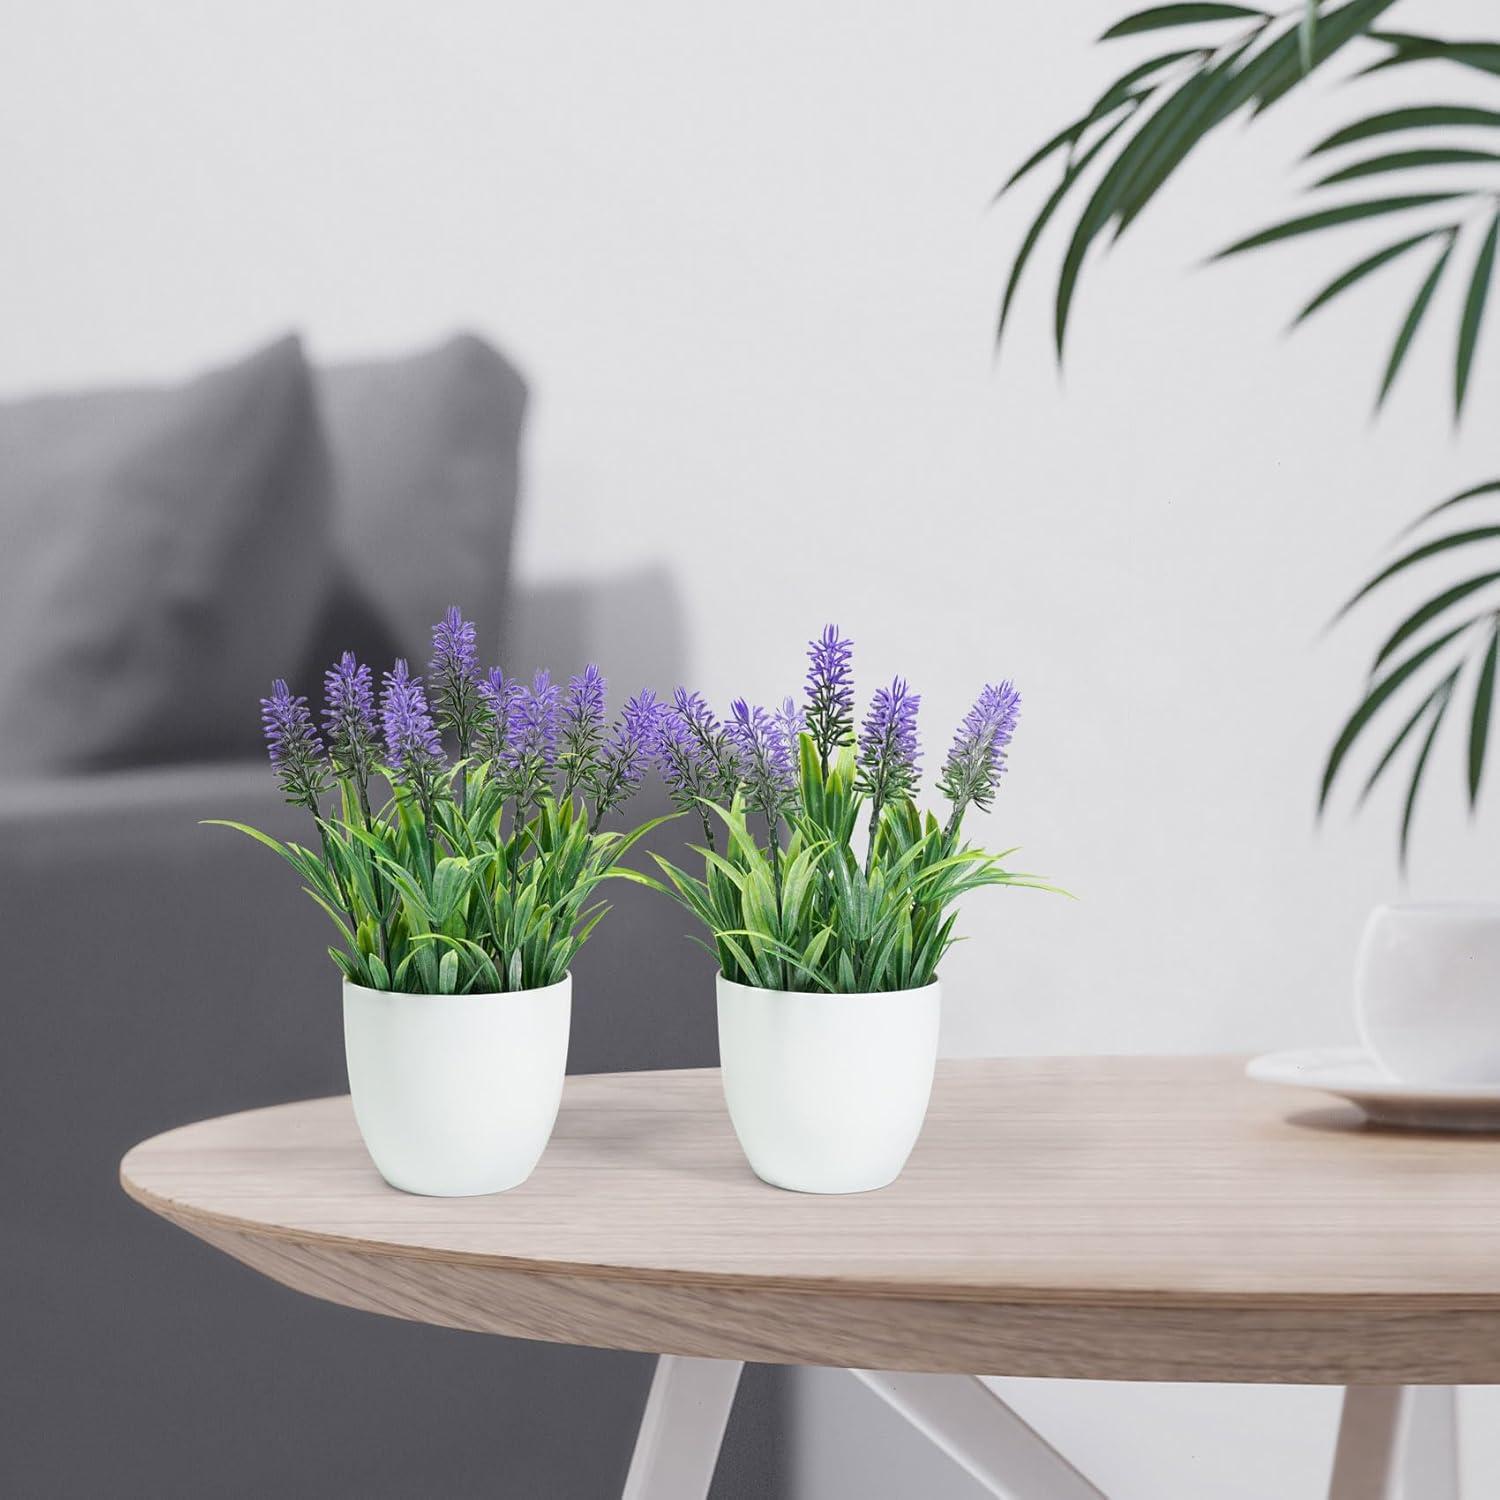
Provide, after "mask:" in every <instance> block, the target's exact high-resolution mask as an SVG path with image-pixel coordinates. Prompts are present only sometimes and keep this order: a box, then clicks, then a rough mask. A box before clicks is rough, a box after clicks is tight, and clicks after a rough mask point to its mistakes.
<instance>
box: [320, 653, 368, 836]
mask: <svg viewBox="0 0 1500 1500" xmlns="http://www.w3.org/2000/svg"><path fill="white" fill-rule="evenodd" d="M323 729H324V732H325V733H326V734H327V736H328V754H329V758H330V759H331V760H332V762H333V769H334V770H335V771H336V772H337V773H338V774H339V775H340V776H347V777H349V778H350V780H352V781H353V782H354V784H355V786H356V788H357V789H358V791H359V798H360V805H361V806H362V807H364V808H365V809H366V811H368V810H369V809H368V806H367V799H366V793H365V788H366V786H367V784H368V783H369V780H370V773H371V771H372V770H373V769H374V767H375V760H376V755H377V753H378V748H379V730H378V728H377V727H376V723H375V687H374V674H373V673H372V672H371V671H370V669H369V667H367V666H363V665H361V663H360V662H358V661H357V660H356V659H355V656H354V653H353V652H352V651H346V652H344V654H343V655H342V656H341V657H340V658H339V659H338V661H337V663H336V664H335V665H334V666H332V667H330V668H329V669H328V671H327V672H326V673H325V674H324V677H323Z"/></svg>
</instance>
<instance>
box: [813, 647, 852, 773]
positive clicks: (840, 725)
mask: <svg viewBox="0 0 1500 1500" xmlns="http://www.w3.org/2000/svg"><path fill="white" fill-rule="evenodd" d="M853 655H854V642H853V641H851V640H847V639H845V638H844V637H843V636H841V635H840V634H839V628H838V626H837V625H825V626H824V627H823V633H822V635H820V636H819V637H818V638H817V640H815V641H810V642H809V643H808V652H807V658H808V661H809V662H810V663H811V665H810V666H809V667H808V670H807V727H808V730H809V731H810V732H811V734H812V737H813V743H814V744H816V745H817V747H818V758H819V759H820V760H821V761H822V762H823V774H824V775H825V776H826V775H827V774H828V759H829V756H830V755H832V754H833V752H834V751H835V750H838V749H840V748H841V747H843V746H844V745H850V744H853V743H854V679H853V673H852V669H851V666H850V662H851V660H852V658H853Z"/></svg>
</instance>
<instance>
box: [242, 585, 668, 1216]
mask: <svg viewBox="0 0 1500 1500" xmlns="http://www.w3.org/2000/svg"><path fill="white" fill-rule="evenodd" d="M433 644H434V649H433V658H432V664H431V667H430V669H429V673H428V683H429V684H430V697H429V688H428V687H427V686H424V684H423V683H422V682H421V681H420V680H419V679H417V678H415V677H413V676H412V675H411V673H410V671H409V670H408V668H407V664H406V663H405V662H404V661H398V662H397V663H396V664H395V666H394V667H393V668H392V669H391V670H390V671H389V672H387V673H386V674H385V677H384V682H383V690H382V693H381V697H380V703H379V706H378V714H377V705H376V701H375V688H374V681H373V674H372V673H371V670H370V668H369V667H368V666H365V665H362V664H361V663H359V662H357V661H356V660H355V658H354V657H353V655H352V654H350V653H345V655H344V656H343V658H342V659H341V660H340V661H339V662H338V663H337V664H336V665H335V666H334V667H333V668H332V669H331V670H330V671H329V672H328V674H327V678H326V699H325V707H324V710H323V723H322V730H321V732H320V731H319V729H318V727H317V726H315V724H314V722H313V718H312V714H311V712H310V711H309V709H308V706H307V701H306V699H305V698H302V697H299V696H295V695H293V694H292V693H291V692H290V690H289V689H288V687H287V685H286V683H285V682H281V681H278V682H277V683H276V684H275V685H274V687H273V690H272V694H271V696H270V697H269V698H266V699H264V700H263V701H262V711H263V722H264V725H265V731H266V739H267V743H268V746H269V749H270V758H271V764H272V766H273V768H274V770H275V772H276V775H277V777H278V779H279V780H280V783H281V787H282V790H283V792H284V794H285V796H286V798H287V800H288V801H289V802H291V803H293V804H295V805H297V806H300V807H303V808H306V810H307V812H308V814H309V820H310V826H311V828H312V830H313V831H314V832H315V834H316V841H315V844H314V845H313V847H304V846H303V845H301V844H296V843H287V844H283V843H281V842H280V841H278V840H276V839H273V838H271V837H269V836H268V835H266V834H264V833H262V832H260V831H259V830H257V829H253V828H248V827H246V826H245V825H243V824H239V823H232V824H228V825H227V826H229V827H234V828H238V829H240V831H241V832H244V833H247V834H249V835H250V836H251V837H252V838H255V839H257V840H259V841H260V842H261V843H262V844H265V845H267V846H268V847H269V848H271V849H273V850H275V851H276V853H278V854H279V855H280V856H281V857H282V858H283V859H285V860H286V861H287V863H288V864H290V865H291V866H292V868H293V869H295V870H296V871H297V873H298V875H299V876H301V878H302V881H303V885H304V887H305V889H306V890H307V893H308V894H309V895H310V896H311V897H312V899H313V900H314V901H316V902H317V904H318V905H319V906H320V907H322V909H323V910H324V911H325V912H326V913H327V914H328V916H329V917H331V918H332V920H333V922H334V924H335V926H336V927H337V929H338V932H339V936H340V939H341V945H340V946H338V947H334V948H330V949H329V950H328V951H329V953H330V955H331V956H332V958H333V960H334V962H335V963H336V964H337V965H338V967H339V969H340V970H341V971H342V974H343V978H344V1043H345V1057H346V1061H347V1064H348V1069H349V1089H350V1093H351V1095H352V1096H353V1102H354V1112H355V1117H356V1119H357V1120H358V1123H359V1128H360V1133H361V1134H362V1135H363V1137H364V1140H365V1144H366V1146H367V1147H368V1149H369V1152H370V1155H371V1157H372V1158H373V1160H374V1162H375V1165H376V1167H377V1168H378V1169H379V1170H380V1172H381V1174H382V1176H384V1177H385V1179H386V1181H387V1182H389V1183H391V1185H392V1186H394V1187H398V1188H403V1189H405V1190H406V1191H408V1192H413V1193H423V1194H430V1195H435V1196H444V1197H447V1196H460V1195H468V1194H475V1193H492V1192H499V1191H501V1190H503V1189H505V1188H510V1187H514V1186H515V1185H516V1184H518V1183H520V1182H524V1181H525V1180H526V1178H527V1177H528V1176H530V1174H531V1171H532V1169H533V1168H534V1167H535V1166H536V1163H537V1161H538V1159H539V1158H540V1156H541V1154H542V1151H543V1149H544V1148H545V1146H546V1144H547V1140H548V1137H549V1136H550V1135H551V1132H552V1126H553V1123H554V1121H555V1119H556V1116H557V1108H558V1103H559V1100H560V1098H561V1094H562V1082H563V1073H564V1067H565V1064H566V1060H567V1050H568V1026H569V1018H570V1012H571V999H572V978H571V975H570V973H569V965H570V964H571V962H572V959H573V955H574V954H575V953H576V952H577V951H578V949H579V947H580V946H581V945H582V944H583V942H584V941H585V940H586V939H587V937H588V935H589V934H590V933H591V932H592V931H593V929H594V927H595V925H596V924H597V923H598V922H599V920H600V918H601V917H602V916H603V914H604V909H605V908H604V906H603V904H602V903H596V904H594V905H592V906H590V905H588V902H589V898H590V896H591V894H592V893H593V892H594V891H595V889H596V887H597V886H598V885H599V883H600V882H601V881H602V880H603V879H604V877H605V876H606V875H607V874H608V873H609V872H610V870H611V869H612V868H613V867H614V865H615V863H616V861H617V860H618V859H619V858H620V856H621V855H623V854H624V853H625V852H626V850H628V849H629V848H630V847H631V845H632V844H633V843H634V842H635V841H636V840H637V839H639V838H640V837H641V836H642V835H643V834H644V833H646V832H647V831H648V830H649V829H650V828H652V827H655V826H656V824H657V823H660V822H662V821H663V820H662V819H660V818H658V819H656V820H654V821H653V822H652V823H648V824H645V825H643V826H642V827H639V828H636V829H635V830H633V831H632V832H629V833H617V832H605V831H601V825H602V823H603V820H604V819H605V817H606V816H607V815H608V814H609V813H610V812H611V811H613V810H614V809H616V808H618V807H620V806H621V805H622V804H623V803H625V802H627V801H628V800H629V799H630V797H631V796H632V795H633V794H634V793H635V791H636V790H637V789H638V788H639V786H640V784H641V779H642V776H643V774H644V772H645V771H646V769H647V767H648V765H649V758H650V753H651V751H650V746H651V745H653V744H654V743H655V731H654V727H653V726H654V723H655V719H656V716H657V713H658V707H659V706H658V705H657V703H656V701H655V698H654V696H653V695H652V694H651V693H649V692H643V693H641V694H639V695H638V696H637V697H635V698H634V699H632V700H631V701H630V703H629V704H628V705H627V706H626V708H625V710H624V712H623V713H622V715H621V716H620V718H619V719H618V720H617V721H616V723H615V724H614V725H613V727H612V728H610V727H608V726H607V725H606V717H605V681H604V678H603V676H602V675H601V674H600V672H599V670H598V668H597V667H594V666H590V667H588V668H586V669H585V670H584V672H583V673H582V674H581V675H579V676H577V677H574V678H573V679H572V680H571V682H570V683H569V684H568V686H567V688H566V690H560V689H559V687H558V686H557V685H555V684H554V683H553V682H552V681H551V679H550V677H549V675H548V674H547V673H546V672H545V671H541V672H538V673H537V674H536V676H535V677H534V678H533V679H532V681H531V682H530V684H529V685H523V684H522V683H520V682H517V681H514V680H512V679H510V678H507V677H506V676H505V674H504V673H503V672H501V671H500V669H499V668H496V669H494V670H493V671H490V672H489V673H488V674H484V673H482V672H481V671H480V668H479V663H478V657H477V653H476V649H475V631H474V627H473V625H472V624H471V623H470V622H469V621H467V620H465V619H463V618H462V616H461V615H460V613H459V611H458V610H456V609H450V610H449V611H448V613H447V615H446V617H445V618H444V620H443V621H442V623H441V624H439V625H438V626H436V627H435V628H434V630H433ZM445 737H446V739H447V741H448V744H449V745H451V746H452V749H453V751H454V752H455V753H454V754H453V755H452V756H451V757H450V754H449V751H448V748H447V746H445V743H444V740H445ZM381 782H384V783H385V784H386V787H387V788H388V795H380V794H378V793H377V787H378V785H379V783H381ZM329 804H333V806H330V805H329Z"/></svg>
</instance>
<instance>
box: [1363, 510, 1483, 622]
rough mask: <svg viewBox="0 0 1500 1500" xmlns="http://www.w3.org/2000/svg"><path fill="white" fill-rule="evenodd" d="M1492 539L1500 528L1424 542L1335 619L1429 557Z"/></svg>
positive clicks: (1480, 528)
mask: <svg viewBox="0 0 1500 1500" xmlns="http://www.w3.org/2000/svg"><path fill="white" fill-rule="evenodd" d="M1492 537H1500V526H1476V527H1473V528H1472V529H1470V530H1468V531H1453V532H1450V533H1449V534H1448V535H1447V536H1440V537H1438V538H1436V539H1435V540H1433V541H1430V542H1423V543H1422V545H1421V546H1420V547H1413V548H1412V550H1411V551H1410V552H1405V553H1403V554H1402V555H1401V556H1400V557H1398V558H1397V559H1396V560H1395V562H1393V563H1389V564H1387V566H1385V567H1384V568H1382V569H1381V570H1380V571H1379V572H1378V573H1377V574H1376V575H1375V576H1374V577H1373V578H1372V579H1370V581H1369V582H1368V583H1367V584H1365V585H1364V587H1363V588H1361V589H1360V590H1359V591H1358V592H1357V593H1355V594H1353V595H1352V596H1351V597H1350V598H1349V600H1348V602H1347V603H1346V604H1345V605H1344V606H1343V607H1342V608H1341V609H1340V610H1339V612H1338V613H1337V614H1336V615H1335V616H1334V619H1335V620H1341V619H1342V618H1343V617H1344V616H1345V615H1346V614H1348V613H1349V611H1350V610H1351V609H1353V608H1354V606H1355V605H1356V604H1358V603H1359V601H1360V600H1361V599H1363V598H1365V596H1366V595H1368V594H1370V593H1372V592H1373V591H1374V590H1375V589H1378V588H1379V587H1380V585H1381V584H1383V583H1384V582H1386V580H1387V579H1390V578H1394V577H1395V576H1396V574H1398V573H1404V572H1405V571H1406V570H1407V569H1408V568H1410V567H1414V566H1415V565H1416V564H1417V563H1419V562H1425V561H1426V560H1427V559H1428V558H1429V557H1436V556H1437V555H1438V554H1439V553H1442V552H1448V551H1451V550H1452V549H1453V548H1454V547H1467V546H1470V545H1471V544H1473V543H1475V542H1484V541H1488V540H1489V539H1490V538H1492Z"/></svg>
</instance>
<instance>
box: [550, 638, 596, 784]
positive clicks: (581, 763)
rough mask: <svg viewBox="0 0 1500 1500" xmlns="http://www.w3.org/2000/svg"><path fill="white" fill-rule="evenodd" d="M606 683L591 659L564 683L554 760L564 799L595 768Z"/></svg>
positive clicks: (588, 776) (584, 781)
mask: <svg viewBox="0 0 1500 1500" xmlns="http://www.w3.org/2000/svg"><path fill="white" fill-rule="evenodd" d="M607 686H608V685H607V684H606V682H605V680H604V674H603V673H602V672H601V671H600V670H599V668H598V667H596V666H595V665H594V664H593V663H592V662H590V663H589V665H588V666H586V667H585V668H584V669H583V672H582V674H581V675H579V676H577V677H573V678H571V679H570V680H569V682H568V691H567V694H566V696H565V697H564V699H563V705H562V712H561V714H560V715H559V721H558V734H559V737H560V738H561V740H562V749H561V752H560V753H559V755H558V758H557V761H558V766H559V767H560V768H561V770H562V773H563V800H564V801H566V800H567V799H568V798H569V797H571V796H572V795H573V791H574V788H575V787H578V786H581V785H584V784H585V783H587V782H588V781H589V780H590V778H591V776H592V773H593V771H594V770H595V769H596V762H597V760H598V756H599V748H600V746H601V745H602V744H603V743H604V696H605V692H606V690H607Z"/></svg>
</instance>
